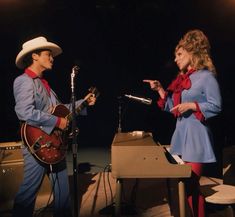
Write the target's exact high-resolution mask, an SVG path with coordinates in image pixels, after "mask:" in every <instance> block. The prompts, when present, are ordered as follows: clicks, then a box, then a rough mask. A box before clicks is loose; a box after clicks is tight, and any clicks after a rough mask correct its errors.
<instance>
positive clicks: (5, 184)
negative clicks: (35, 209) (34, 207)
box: [0, 141, 51, 211]
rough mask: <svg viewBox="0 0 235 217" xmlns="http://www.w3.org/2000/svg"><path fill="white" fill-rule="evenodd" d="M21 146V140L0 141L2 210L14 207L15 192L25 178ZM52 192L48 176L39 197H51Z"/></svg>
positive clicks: (0, 203)
mask: <svg viewBox="0 0 235 217" xmlns="http://www.w3.org/2000/svg"><path fill="white" fill-rule="evenodd" d="M21 148H22V143H21V141H19V142H6V143H0V211H3V210H10V209H12V205H13V200H14V197H15V194H16V193H17V191H18V189H19V186H20V184H21V182H22V180H23V166H24V162H23V157H22V152H21V151H22V150H21ZM50 193H51V186H50V181H49V179H48V177H47V176H46V177H45V179H44V181H43V184H42V186H41V190H40V192H39V194H38V197H39V198H40V196H42V195H43V198H44V196H45V195H48V197H49V195H50ZM46 202H47V201H46ZM40 203H42V202H40ZM42 204H43V203H42Z"/></svg>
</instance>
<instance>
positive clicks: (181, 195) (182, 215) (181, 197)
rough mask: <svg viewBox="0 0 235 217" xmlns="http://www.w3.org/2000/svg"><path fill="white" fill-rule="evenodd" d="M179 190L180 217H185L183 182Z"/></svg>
mask: <svg viewBox="0 0 235 217" xmlns="http://www.w3.org/2000/svg"><path fill="white" fill-rule="evenodd" d="M178 190H179V212H180V217H185V216H186V215H185V186H184V182H183V181H182V180H180V181H179V183H178Z"/></svg>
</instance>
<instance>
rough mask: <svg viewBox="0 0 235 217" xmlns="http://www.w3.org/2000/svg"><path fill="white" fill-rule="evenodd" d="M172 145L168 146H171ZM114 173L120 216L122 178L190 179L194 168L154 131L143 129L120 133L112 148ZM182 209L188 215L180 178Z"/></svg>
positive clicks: (116, 212) (116, 210)
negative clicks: (154, 137) (184, 161)
mask: <svg viewBox="0 0 235 217" xmlns="http://www.w3.org/2000/svg"><path fill="white" fill-rule="evenodd" d="M168 147H169V146H168ZM111 164H112V170H111V173H112V176H113V178H115V179H116V196H115V216H120V208H121V207H120V204H121V189H122V179H123V178H187V177H190V176H191V167H190V166H189V165H186V164H183V162H182V161H181V159H180V158H179V157H178V156H173V155H171V154H170V153H169V152H168V151H167V146H162V145H160V144H158V143H155V142H154V140H153V138H152V134H151V133H148V132H143V131H133V132H129V133H117V134H115V136H114V139H113V142H112V147H111ZM178 180H179V181H178V192H179V212H180V217H185V187H184V182H183V179H178Z"/></svg>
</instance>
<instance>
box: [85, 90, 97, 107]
mask: <svg viewBox="0 0 235 217" xmlns="http://www.w3.org/2000/svg"><path fill="white" fill-rule="evenodd" d="M85 100H86V101H87V102H88V105H89V106H92V105H95V102H96V97H95V94H93V93H89V94H87V96H86V97H85Z"/></svg>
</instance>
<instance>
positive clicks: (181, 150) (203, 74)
mask: <svg viewBox="0 0 235 217" xmlns="http://www.w3.org/2000/svg"><path fill="white" fill-rule="evenodd" d="M190 80H191V84H192V85H191V88H190V89H188V90H183V92H182V96H181V102H182V103H183V102H197V103H198V105H199V108H200V110H201V112H202V113H203V115H204V117H205V120H207V119H208V118H211V117H213V116H216V115H217V114H218V113H219V112H220V111H221V104H222V102H221V101H222V100H221V94H220V89H219V85H218V82H217V80H216V78H215V77H214V75H213V74H212V73H211V72H210V71H208V70H199V71H196V72H194V73H193V74H191V75H190ZM172 107H173V99H172V97H171V96H168V97H167V101H166V104H165V111H169V110H170V109H171V108H172ZM170 153H171V154H177V155H181V157H182V160H184V161H188V162H200V163H211V162H215V161H216V158H215V155H214V151H213V138H212V134H211V131H210V129H209V128H208V126H206V125H205V123H204V122H201V121H199V120H198V119H197V118H196V117H195V115H194V114H193V112H192V111H188V112H186V113H184V114H183V115H182V116H180V117H178V118H177V122H176V128H175V131H174V133H173V136H172V139H171V148H170Z"/></svg>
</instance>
